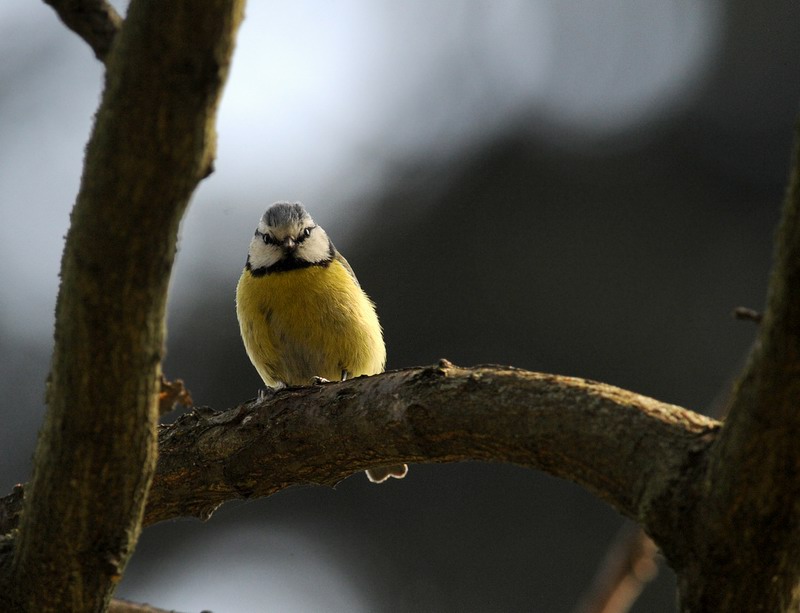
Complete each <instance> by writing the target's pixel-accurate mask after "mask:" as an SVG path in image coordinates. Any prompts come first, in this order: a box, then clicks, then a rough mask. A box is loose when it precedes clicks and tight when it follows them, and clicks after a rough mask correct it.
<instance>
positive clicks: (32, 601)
mask: <svg viewBox="0 0 800 613" xmlns="http://www.w3.org/2000/svg"><path fill="white" fill-rule="evenodd" d="M65 4H67V5H70V6H72V7H73V8H74V7H76V6H77V7H78V8H81V4H82V3H81V2H72V3H65ZM99 4H104V3H97V2H89V3H83V5H84V6H83V8H87V6H89V5H91V6H89V8H92V7H94V8H96V7H97V5H99ZM78 13H80V10H79V11H78ZM89 13H91V16H92V18H96V19H99V20H100V22H102V21H103V19H104V17H103V15H105V18H106V19H107V25H108V31H109V32H111V33H112V36H111V38H112V39H113V43H110V44H109V47H108V49H109V51H108V53H107V55H105V53H104V52H103V53H98V55H102V56H103V57H105V58H106V67H107V73H106V86H105V91H104V94H103V99H102V103H101V105H100V109H99V110H98V113H97V118H96V122H95V126H94V130H93V132H92V136H91V139H90V140H89V144H88V146H87V149H86V159H85V165H84V173H83V177H82V180H81V188H80V192H79V194H78V197H77V201H76V203H75V207H74V209H73V212H72V218H71V225H70V230H69V234H68V236H67V240H66V246H65V248H64V255H63V258H62V265H61V287H60V290H59V296H58V302H57V307H56V329H55V348H54V352H53V360H52V365H51V372H50V378H49V384H48V390H47V403H48V411H47V415H46V418H45V422H44V425H43V426H42V429H41V432H40V436H39V442H38V445H37V449H36V454H35V464H34V475H33V480H32V482H31V484H30V486H29V488H28V491H27V492H26V496H25V502H24V511H23V514H22V520H21V522H20V525H19V532H18V534H17V535H16V539H15V540H14V543H13V554H12V555H11V557H10V559H7V560H6V561H5V563H4V564H3V567H2V570H3V572H2V579H1V580H0V609H1V610H4V611H20V612H23V611H35V612H37V613H41V612H46V611H57V612H59V613H62V612H66V611H101V610H103V609H104V608H105V606H106V605H107V603H108V601H109V598H110V596H111V593H112V592H113V589H114V586H115V585H116V584H117V582H118V581H119V579H120V578H121V576H122V573H123V571H124V568H125V564H126V563H127V561H128V558H129V557H130V555H131V553H132V551H133V548H134V546H135V544H136V541H137V539H138V536H139V531H140V526H141V520H142V515H143V511H144V505H145V500H146V496H147V491H148V488H149V486H150V482H151V479H152V476H153V472H154V470H155V465H156V425H157V421H158V397H157V394H158V392H159V389H160V387H159V377H160V365H161V355H162V347H163V345H164V310H165V303H166V295H167V287H168V284H169V274H170V270H171V267H172V263H173V259H174V255H175V244H176V239H177V230H178V224H179V222H180V219H181V217H182V215H183V213H184V211H185V209H186V206H187V204H188V202H189V198H190V196H191V194H192V192H193V190H194V188H195V186H196V185H197V183H198V181H200V179H202V177H203V176H205V175H206V174H207V173H208V172H209V169H210V166H211V163H212V160H213V156H214V149H215V132H214V121H215V116H216V109H217V105H218V101H219V97H220V92H221V89H222V85H223V83H224V81H225V77H226V75H227V72H228V65H229V62H230V57H231V53H232V49H233V41H234V36H235V32H236V29H237V26H238V23H239V21H240V19H241V14H242V2H239V1H236V0H217V1H209V2H204V3H203V4H202V7H200V6H199V5H197V4H196V3H194V2H187V1H181V0H177V1H171V2H157V1H155V0H135V1H134V2H132V3H131V5H130V8H129V12H128V16H127V19H126V20H125V22H124V23H123V24H122V25H121V28H120V27H119V23H118V22H115V20H114V16H115V15H116V13H113V11H110V12H109V11H106V12H105V13H103V12H102V11H101V12H100V13H97V12H91V11H90V12H89ZM89 13H87V14H89ZM77 22H78V23H80V22H81V20H80V19H78V21H77ZM100 29H101V30H102V28H100ZM117 29H119V32H118V33H116V30H117ZM87 32H88V33H89V34H87V36H90V35H92V33H94V32H95V28H88V29H87ZM111 492H113V495H109V493H111Z"/></svg>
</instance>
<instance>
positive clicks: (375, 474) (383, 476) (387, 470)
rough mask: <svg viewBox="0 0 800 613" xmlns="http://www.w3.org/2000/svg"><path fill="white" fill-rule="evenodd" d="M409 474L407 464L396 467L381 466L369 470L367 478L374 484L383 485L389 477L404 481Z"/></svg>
mask: <svg viewBox="0 0 800 613" xmlns="http://www.w3.org/2000/svg"><path fill="white" fill-rule="evenodd" d="M407 473H408V465H407V464H397V465H395V466H379V467H378V468H370V469H368V470H367V478H368V479H369V480H370V481H372V482H373V483H383V482H384V481H386V480H387V479H388V478H389V477H394V478H395V479H402V478H403V477H405V476H406V474H407Z"/></svg>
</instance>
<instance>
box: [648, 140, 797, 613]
mask: <svg viewBox="0 0 800 613" xmlns="http://www.w3.org/2000/svg"><path fill="white" fill-rule="evenodd" d="M794 146H795V149H794V160H793V164H792V169H791V174H790V179H789V187H788V189H787V192H786V199H785V201H784V205H783V211H782V215H781V222H780V224H779V227H778V230H777V233H776V237H775V255H774V264H773V269H772V273H771V276H770V283H769V289H768V292H767V304H766V309H765V311H764V316H763V318H762V321H761V323H760V329H759V336H758V339H757V342H756V344H755V345H754V348H753V350H752V352H751V355H750V357H749V360H748V363H747V366H746V367H745V369H744V372H743V373H742V375H741V377H740V379H739V381H738V382H737V384H736V386H735V389H734V395H733V400H732V404H731V409H730V413H729V415H728V417H727V418H726V420H725V426H724V428H723V429H722V431H721V432H720V436H719V438H718V440H717V441H715V444H714V446H713V447H712V448H711V449H710V450H709V451H710V452H709V454H708V458H707V462H708V466H707V468H706V469H705V470H704V471H703V473H702V475H701V476H702V479H701V480H700V481H698V487H697V488H695V490H694V491H693V496H692V497H691V498H688V499H687V500H686V502H685V504H686V505H687V514H686V521H685V522H684V524H683V525H684V529H685V530H686V532H685V533H686V534H687V535H688V539H684V540H680V539H675V540H674V542H672V543H661V545H662V547H663V548H664V550H665V552H666V553H667V555H668V557H669V559H670V561H671V563H672V564H673V565H674V567H675V569H676V571H677V572H678V581H679V588H680V592H681V601H682V607H683V610H685V611H754V612H755V611H800V447H798V440H800V126H799V127H798V129H797V130H796V136H795V145H794ZM677 528H678V526H676V527H675V529H676V530H677ZM719 586H724V589H720V588H719Z"/></svg>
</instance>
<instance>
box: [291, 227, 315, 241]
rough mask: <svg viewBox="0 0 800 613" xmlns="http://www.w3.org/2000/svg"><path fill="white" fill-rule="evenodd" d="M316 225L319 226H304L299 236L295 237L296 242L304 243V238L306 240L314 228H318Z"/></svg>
mask: <svg viewBox="0 0 800 613" xmlns="http://www.w3.org/2000/svg"><path fill="white" fill-rule="evenodd" d="M316 227H317V226H308V227H307V228H303V231H302V232H301V233H300V236H298V237H297V238H296V239H295V242H298V243H302V242H303V241H304V240H306V239H307V238H308V237H309V236H311V230H313V229H314V228H316Z"/></svg>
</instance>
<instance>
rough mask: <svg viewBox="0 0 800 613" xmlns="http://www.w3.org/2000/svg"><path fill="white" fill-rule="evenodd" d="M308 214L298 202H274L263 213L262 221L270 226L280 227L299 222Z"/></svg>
mask: <svg viewBox="0 0 800 613" xmlns="http://www.w3.org/2000/svg"><path fill="white" fill-rule="evenodd" d="M308 216H309V215H308V213H307V212H306V210H305V208H304V207H303V205H302V204H300V203H299V202H276V203H275V204H273V205H272V206H271V207H269V208H268V209H267V212H266V213H264V221H265V222H266V224H267V225H268V226H269V227H270V228H281V227H285V226H288V225H292V224H297V223H300V222H301V221H302V220H303V219H306V218H308Z"/></svg>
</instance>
